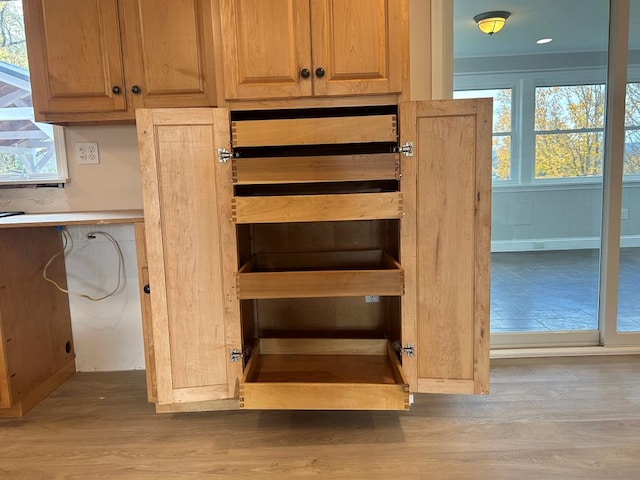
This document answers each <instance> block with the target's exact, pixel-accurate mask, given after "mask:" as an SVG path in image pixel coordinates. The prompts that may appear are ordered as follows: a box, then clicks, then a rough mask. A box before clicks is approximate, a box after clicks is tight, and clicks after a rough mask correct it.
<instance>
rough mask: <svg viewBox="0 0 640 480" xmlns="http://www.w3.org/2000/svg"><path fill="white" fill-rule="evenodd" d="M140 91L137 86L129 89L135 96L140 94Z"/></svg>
mask: <svg viewBox="0 0 640 480" xmlns="http://www.w3.org/2000/svg"><path fill="white" fill-rule="evenodd" d="M140 91H141V88H140V87H139V86H138V85H134V86H133V87H131V92H132V93H135V94H136V95H137V94H138V93H140Z"/></svg>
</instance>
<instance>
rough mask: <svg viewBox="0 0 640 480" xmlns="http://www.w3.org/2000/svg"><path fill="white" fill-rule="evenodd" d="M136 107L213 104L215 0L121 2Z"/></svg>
mask: <svg viewBox="0 0 640 480" xmlns="http://www.w3.org/2000/svg"><path fill="white" fill-rule="evenodd" d="M120 9H121V10H120V12H121V15H120V18H121V23H122V24H123V31H124V36H123V38H124V40H123V52H124V57H125V65H126V72H127V73H126V75H127V90H128V91H127V94H128V95H130V98H131V103H132V105H133V107H134V108H139V107H147V108H156V107H176V106H180V107H198V106H203V107H204V106H214V105H215V104H216V94H215V65H214V55H213V44H214V39H213V21H212V12H211V0H120Z"/></svg>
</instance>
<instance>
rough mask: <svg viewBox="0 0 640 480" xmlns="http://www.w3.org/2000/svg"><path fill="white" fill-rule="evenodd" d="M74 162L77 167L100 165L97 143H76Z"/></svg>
mask: <svg viewBox="0 0 640 480" xmlns="http://www.w3.org/2000/svg"><path fill="white" fill-rule="evenodd" d="M76 161H77V163H78V165H96V164H98V163H100V154H99V152H98V142H78V143H76Z"/></svg>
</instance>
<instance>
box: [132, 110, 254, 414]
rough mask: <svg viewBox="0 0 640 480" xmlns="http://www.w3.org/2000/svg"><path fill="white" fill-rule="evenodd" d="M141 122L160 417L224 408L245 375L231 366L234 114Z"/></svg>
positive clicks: (235, 326) (159, 115)
mask: <svg viewBox="0 0 640 480" xmlns="http://www.w3.org/2000/svg"><path fill="white" fill-rule="evenodd" d="M136 120H137V128H138V142H139V148H140V163H141V170H142V190H143V200H144V212H145V234H146V247H147V260H148V267H149V283H150V296H151V309H152V327H153V328H152V330H153V344H154V353H155V367H156V375H157V379H156V381H157V382H156V383H157V402H158V409H159V411H163V410H162V408H163V407H166V410H164V411H171V408H172V406H175V405H185V404H197V405H200V408H199V409H213V408H217V407H216V406H215V402H216V401H219V400H222V399H229V398H234V397H237V395H238V392H237V385H238V379H239V378H240V377H241V375H242V362H231V361H230V353H231V351H232V350H233V349H237V350H238V351H241V350H242V348H241V340H240V318H239V313H238V312H239V307H238V305H237V298H236V297H237V296H236V294H235V284H234V282H233V278H234V275H233V274H234V272H235V270H236V269H237V247H236V240H235V230H234V227H233V225H232V223H231V197H232V188H233V187H232V176H231V163H230V162H229V163H228V164H227V163H220V162H218V159H217V158H216V150H217V148H230V147H229V138H230V135H229V121H228V111H227V110H224V109H209V108H200V109H138V110H136ZM207 402H209V403H207ZM211 402H214V404H211ZM235 407H236V408H237V402H235ZM218 408H219V407H218Z"/></svg>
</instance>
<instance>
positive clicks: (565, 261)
mask: <svg viewBox="0 0 640 480" xmlns="http://www.w3.org/2000/svg"><path fill="white" fill-rule="evenodd" d="M491 262H492V264H491V331H492V332H495V333H500V332H539V331H551V330H595V329H597V326H598V322H597V310H598V268H599V266H598V262H599V251H598V250H562V251H543V252H514V253H511V252H508V253H493V254H492V255H491ZM619 292H620V300H619V305H618V329H619V330H620V331H625V332H628V331H640V248H625V249H622V251H621V255H620V285H619Z"/></svg>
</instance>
